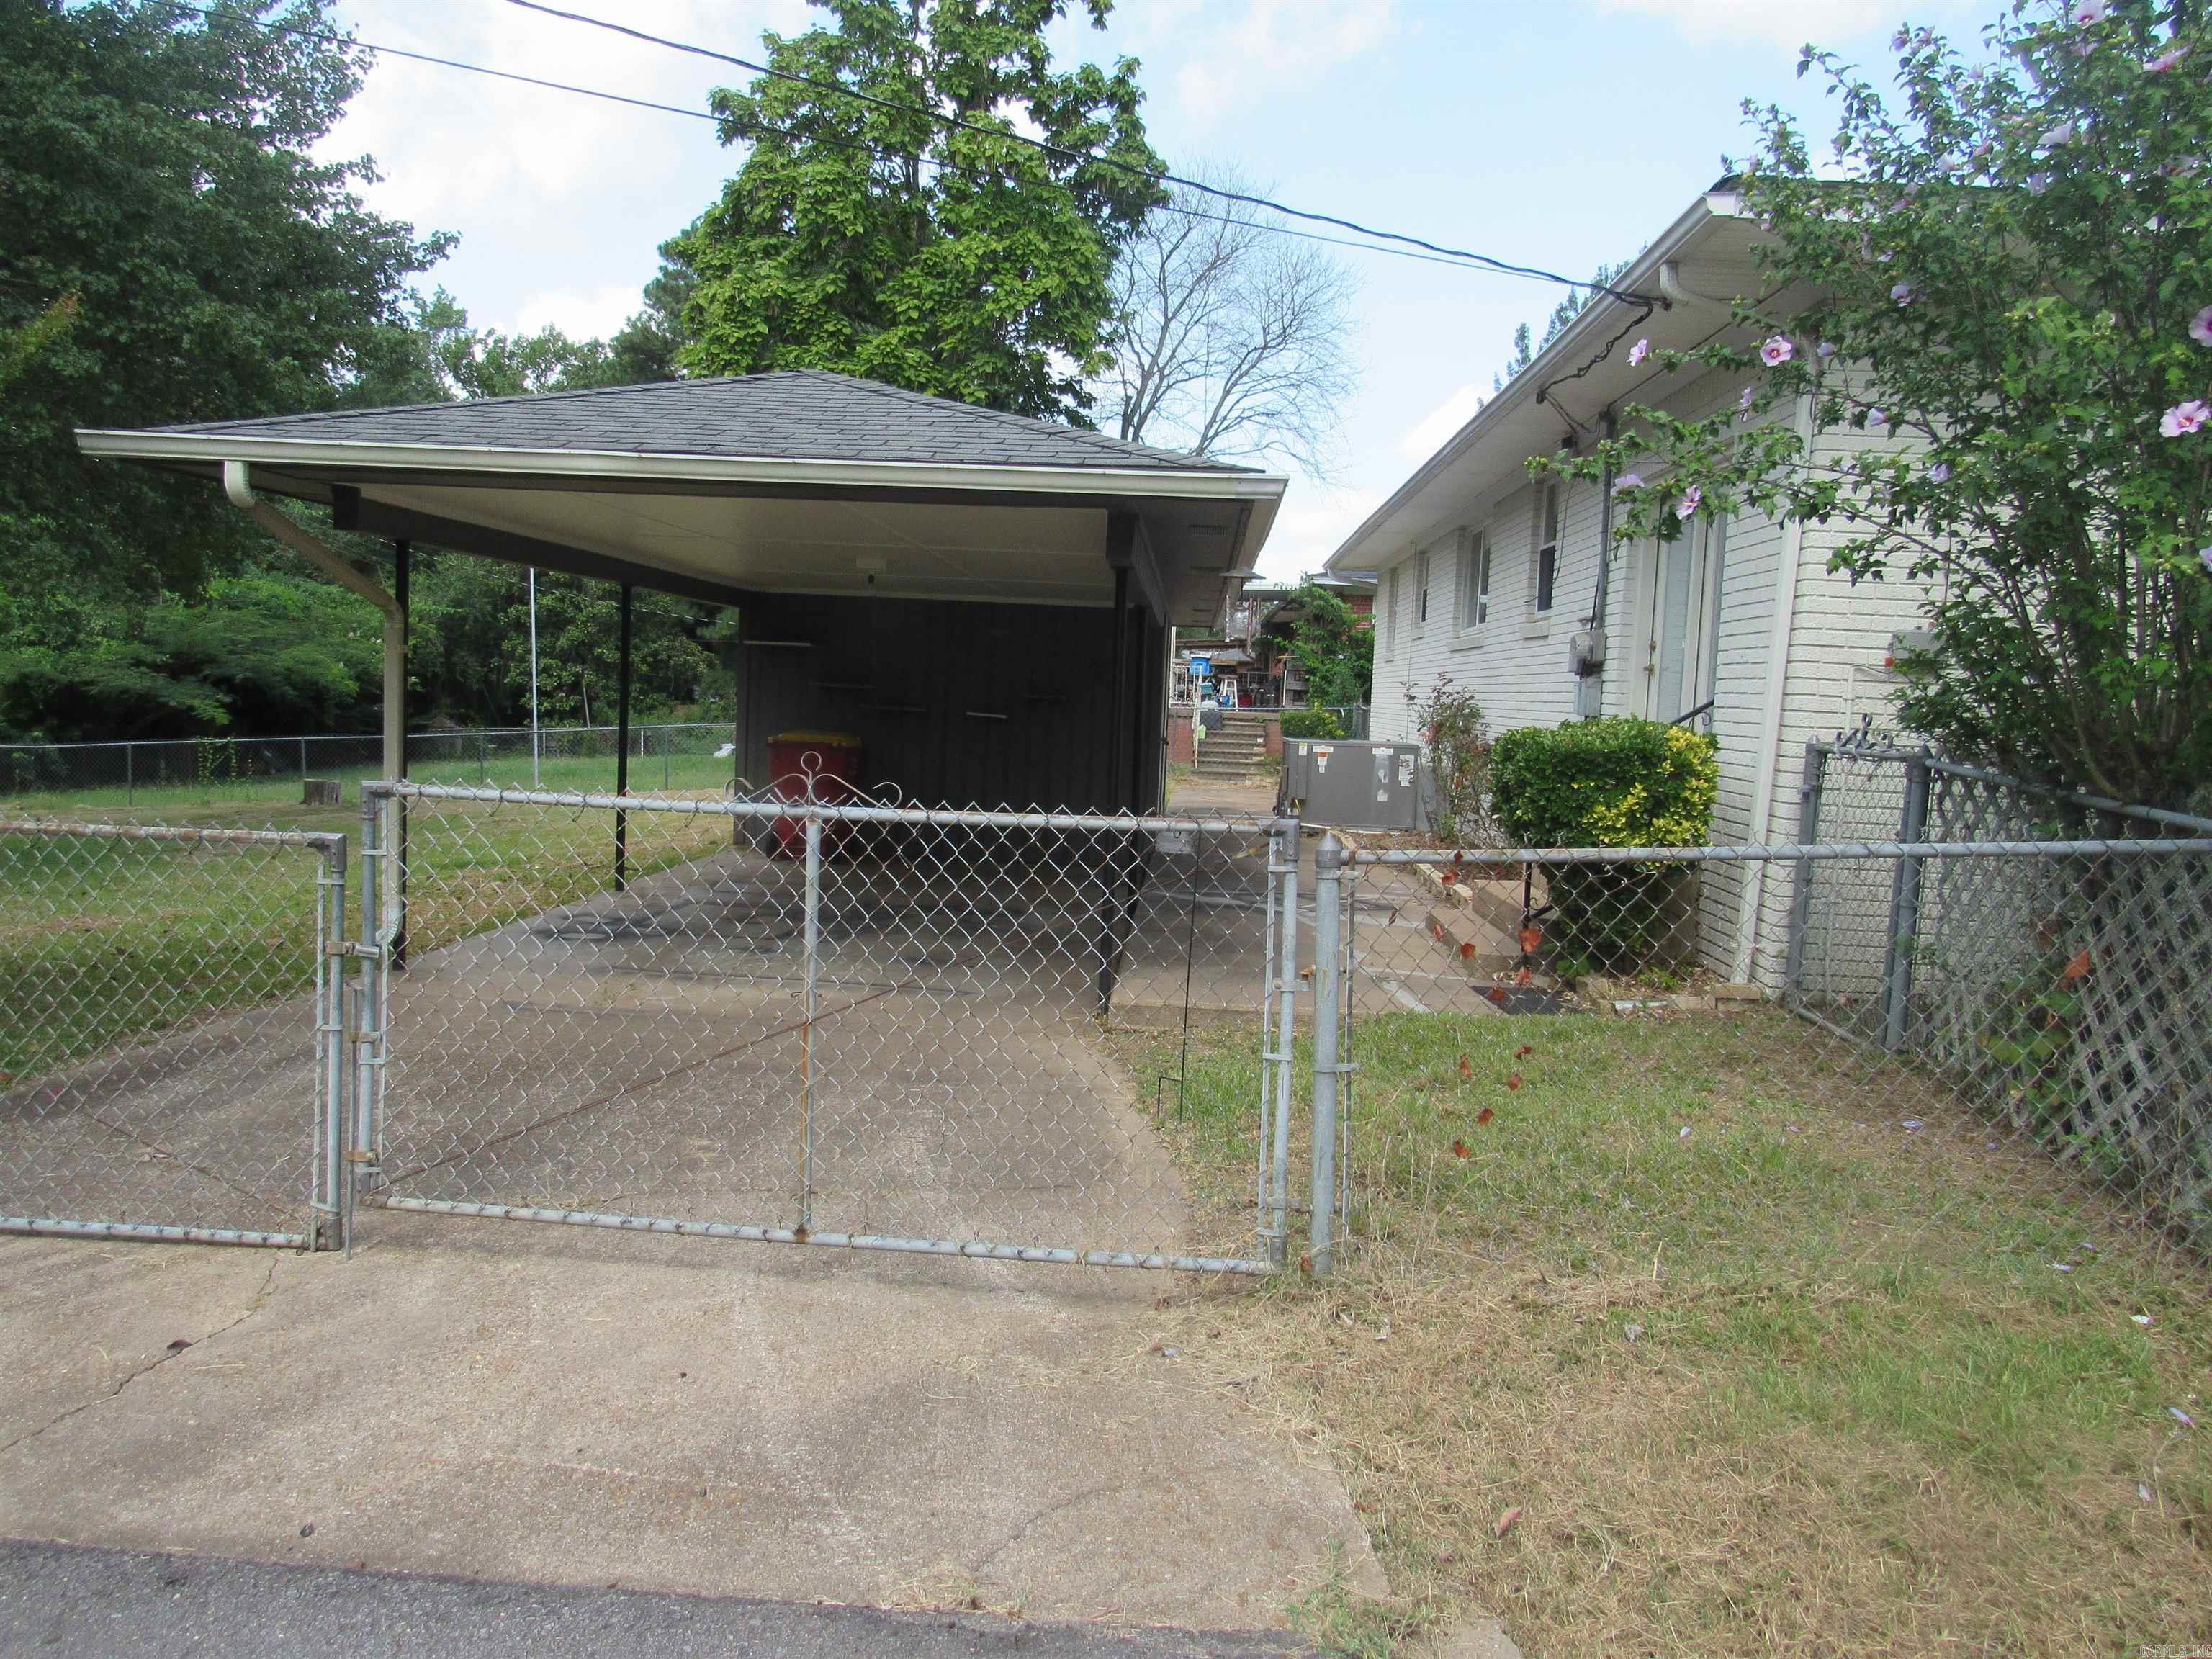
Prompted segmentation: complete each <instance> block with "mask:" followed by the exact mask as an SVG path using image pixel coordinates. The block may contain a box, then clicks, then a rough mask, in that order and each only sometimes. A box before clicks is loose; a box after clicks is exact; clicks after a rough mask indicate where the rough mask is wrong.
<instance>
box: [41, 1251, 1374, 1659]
mask: <svg viewBox="0 0 2212 1659" xmlns="http://www.w3.org/2000/svg"><path fill="white" fill-rule="evenodd" d="M0 1286H4V1287H5V1288H4V1290H0V1352H6V1353H8V1354H9V1355H10V1356H11V1360H12V1362H13V1366H14V1368H15V1371H16V1375H17V1376H18V1377H19V1378H20V1379H21V1381H20V1382H19V1383H18V1384H17V1385H16V1386H12V1387H10V1388H9V1389H6V1390H4V1391H0V1395H4V1399H0V1430H4V1433H0V1517H4V1521H0V1529H4V1530H5V1531H6V1532H7V1533H9V1534H15V1535H17V1536H21V1537H27V1538H34V1539H44V1540H55V1541H72V1542H83V1543H95V1542H96V1543H100V1544H106V1545H117V1546H123V1547H145V1548H164V1549H185V1550H195V1551H204V1552H209V1553H217V1554H224V1555H233V1556H240V1557H246V1558H252V1559H266V1560H272V1561H298V1562H308V1563H319V1564H324V1565H347V1564H355V1563H358V1564H363V1565H368V1566H370V1567H374V1568H387V1569H393V1570H406V1571H436V1572H449V1573H457V1574H461V1575H465V1576H468V1577H488V1578H501V1579H517V1580H524V1581H529V1582H535V1583H561V1584H599V1585H605V1584H608V1583H617V1584H621V1585H623V1586H627V1587H631V1588H637V1589H659V1590H673V1591H691V1592H700V1593H708V1594H715V1595H733V1594H734V1595H761V1596H769V1597H775V1598H781V1599H788V1600H811V1599H823V1600H830V1601H853V1602H859V1603H866V1604H872V1605H878V1606H885V1607H920V1606H932V1607H943V1606H965V1605H968V1604H969V1603H970V1602H973V1603H974V1604H975V1605H976V1606H979V1607H995V1608H1003V1609H1019V1610H1020V1611H1022V1612H1024V1613H1028V1614H1031V1615H1035V1616H1039V1617H1054V1618H1069V1619H1098V1618H1106V1619H1115V1620H1131V1621H1137V1622H1152V1621H1159V1622H1168V1623H1176V1624H1182V1625H1188V1626H1200V1627H1240V1628H1251V1627H1258V1626H1279V1625H1280V1624H1281V1622H1282V1619H1283V1610H1284V1608H1285V1604H1286V1603H1287V1602H1289V1601H1291V1600H1292V1599H1294V1598H1295V1597H1296V1596H1297V1595H1299V1594H1300V1593H1301V1592H1302V1591H1303V1590H1304V1589H1306V1588H1309V1587H1310V1585H1311V1584H1312V1583H1314V1582H1316V1580H1317V1579H1318V1578H1320V1577H1322V1575H1324V1574H1325V1573H1326V1572H1327V1571H1328V1570H1329V1568H1330V1564H1331V1561H1332V1559H1333V1557H1334V1556H1335V1555H1336V1554H1337V1553H1341V1559H1343V1560H1344V1561H1346V1562H1347V1563H1348V1564H1349V1565H1350V1569H1351V1574H1352V1583H1353V1585H1354V1587H1355V1588H1358V1589H1364V1590H1365V1591H1368V1592H1370V1593H1378V1594H1379V1593H1381V1592H1382V1590H1383V1580H1382V1577H1381V1574H1380V1572H1379V1570H1378V1569H1377V1568H1376V1565H1375V1564H1374V1561H1373V1559H1372V1557H1371V1556H1370V1553H1369V1552H1368V1548H1367V1545H1366V1542H1365V1537H1364V1529H1363V1528H1362V1527H1361V1526H1360V1524H1359V1522H1358V1517H1357V1516H1355V1515H1354V1513H1353V1512H1352V1508H1351V1505H1350V1503H1349V1501H1348V1500H1347V1498H1346V1495H1345V1493H1344V1491H1343V1489H1342V1486H1341V1485H1340V1482H1339V1481H1338V1480H1336V1478H1335V1477H1334V1474H1332V1473H1331V1472H1330V1471H1328V1469H1327V1468H1322V1467H1319V1466H1317V1465H1316V1464H1314V1463H1312V1462H1307V1461H1304V1460H1302V1459H1301V1457H1300V1456H1299V1455H1298V1454H1297V1452H1296V1451H1295V1450H1294V1449H1291V1448H1290V1447H1289V1446H1287V1445H1286V1444H1285V1443H1284V1442H1282V1441H1280V1440H1279V1439H1276V1438H1273V1437H1268V1436H1267V1435H1266V1434H1265V1433H1263V1432H1262V1431H1261V1430H1260V1429H1259V1428H1258V1427H1257V1426H1256V1425H1255V1424H1253V1423H1252V1422H1251V1421H1250V1420H1249V1419H1245V1418H1243V1417H1242V1416H1241V1414H1240V1413H1238V1412H1237V1409H1236V1408H1235V1407H1233V1405H1232V1404H1231V1402H1230V1401H1228V1400H1227V1399H1226V1398H1225V1397H1224V1396H1222V1395H1218V1394H1215V1393H1211V1392H1208V1391H1206V1390H1205V1389H1202V1388H1201V1387H1200V1386H1199V1385H1197V1384H1196V1383H1194V1381H1193V1380H1191V1379H1190V1378H1189V1376H1188V1374H1187V1373H1186V1371H1185V1369H1184V1366H1183V1365H1182V1363H1180V1360H1179V1358H1175V1357H1170V1356H1168V1355H1166V1354H1164V1353H1163V1352H1153V1351H1152V1340H1151V1336H1150V1333H1149V1330H1148V1320H1149V1316H1151V1314H1152V1298H1153V1297H1155V1296H1156V1295H1157V1294H1158V1291H1160V1290H1161V1289H1163V1288H1164V1286H1163V1285H1162V1284H1161V1282H1160V1281H1159V1280H1158V1279H1153V1278H1152V1277H1151V1276H1149V1275H1139V1274H1136V1273H1113V1272H1107V1271H1103V1270H1096V1269H1091V1270H1085V1269H1063V1268H1040V1267H1018V1266H1012V1265H1006V1264H993V1263H985V1262H976V1261H934V1260H919V1259H905V1258H896V1257H884V1256H870V1255H859V1254H848V1253H845V1252H831V1251H826V1250H823V1251H815V1250H808V1249H794V1248H789V1247H781V1248H779V1247H775V1246H748V1245H741V1244H715V1243H706V1242H702V1241H692V1240H683V1239H675V1238H657V1237H637V1236H631V1235H622V1234H611V1233H603V1232H592V1231H583V1230H578V1229H571V1228H565V1227H552V1226H542V1227H533V1226H526V1225H520V1224H517V1223H513V1222H472V1221H461V1220H455V1219H449V1218H436V1217H427V1216H400V1215H386V1216H384V1217H381V1218H379V1225H378V1229H377V1243H375V1244H374V1247H373V1248H370V1249H365V1250H363V1251H361V1252H359V1253H357V1254H356V1256H355V1258H354V1259H353V1260H352V1261H345V1260H343V1259H342V1258H339V1257H336V1256H327V1255H326V1256H299V1255H275V1254H272V1253H268V1252H252V1253H249V1252H245V1251H229V1250H222V1249H210V1248H206V1247H191V1246H168V1245H157V1244H131V1245H107V1244H99V1243H84V1242H81V1241H65V1240H53V1239H40V1238H6V1239H0ZM180 1342H181V1343H186V1344H189V1346H173V1345H175V1344H178V1343H180Z"/></svg>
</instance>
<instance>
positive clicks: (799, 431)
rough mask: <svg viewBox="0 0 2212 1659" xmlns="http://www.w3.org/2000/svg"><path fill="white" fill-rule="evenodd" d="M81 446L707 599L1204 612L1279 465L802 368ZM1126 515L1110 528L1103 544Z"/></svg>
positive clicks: (372, 529)
mask: <svg viewBox="0 0 2212 1659" xmlns="http://www.w3.org/2000/svg"><path fill="white" fill-rule="evenodd" d="M77 441H78V445H79V447H81V448H82V450H83V452H84V453H86V454H88V455H93V456H101V457H106V458H109V459H119V460H131V461H137V462H140V463H143V464H147V465H155V466H161V467H164V468H167V469H169V470H173V471H187V472H192V473H197V474H200V475H203V476H209V477H215V476H220V475H221V473H222V470H223V468H224V466H225V465H226V464H228V463H243V464H244V465H246V466H247V467H248V468H249V469H250V477H251V481H252V486H253V488H255V489H259V490H263V491H266V492H270V493H274V494H277V495H290V496H293V497H295V498H297V499H300V500H303V501H319V502H324V503H327V504H328V505H329V506H330V507H331V509H332V516H333V520H334V521H335V522H336V523H337V526H338V527H339V528H341V529H347V530H356V531H359V532H363V533H366V534H370V535H376V536H383V537H388V538H393V539H407V540H413V541H419V542H423V543H427V544H433V545H437V546H444V547H450V548H454V549H457V550H460V551H464V552H471V553H476V554H480V555H483V556H487V557H492V558H499V559H504V560H507V561H510V562H515V563H527V564H534V565H538V566H543V567H545V568H551V569H558V570H569V571H573V572H575V573H577V574H582V575H589V576H599V577H603V578H605V579H607V580H616V581H623V582H629V583H634V584H635V585H637V586H644V587H653V588H659V589H661V590H663V591H665V592H673V593H679V594H685V595H688V596H690V597H693V598H697V599H708V600H712V601H715V602H720V603H742V602H744V600H745V599H748V598H750V597H752V596H754V595H757V594H760V593H771V592H792V593H848V592H849V593H866V592H873V593H881V594H885V595H896V596H901V597H906V598H917V599H974V600H1010V601H1017V602H1025V603H1036V604H1061V605H1097V604H1106V603H1109V602H1110V601H1111V599H1112V597H1113V594H1114V592H1115V581H1114V574H1113V568H1114V565H1115V562H1127V560H1126V559H1123V558H1121V555H1120V554H1119V553H1116V552H1114V551H1112V550H1109V539H1110V537H1109V516H1110V515H1112V514H1115V513H1120V514H1121V515H1123V516H1124V518H1125V520H1134V522H1135V526H1137V527H1136V528H1135V529H1134V530H1133V531H1132V532H1131V535H1132V537H1133V544H1134V549H1135V592H1137V593H1138V594H1139V595H1141V596H1142V598H1143V599H1145V601H1146V603H1147V604H1148V605H1149V606H1150V607H1151V608H1152V610H1153V611H1154V612H1155V614H1156V615H1158V617H1160V618H1161V620H1163V621H1170V622H1175V623H1180V624H1182V625H1184V626H1192V625H1201V626H1202V625H1204V624H1206V623H1208V622H1210V621H1211V620H1212V617H1214V616H1215V615H1217V614H1218V611H1219V609H1220V606H1221V605H1222V602H1223V600H1224V599H1225V596H1226V594H1227V593H1228V592H1231V591H1233V590H1234V589H1235V588H1236V587H1237V586H1239V585H1241V580H1242V579H1243V578H1244V577H1245V576H1247V575H1249V572H1250V570H1251V568H1252V566H1253V564H1254V562H1255V561H1256V559H1257V557H1258V555H1259V551H1260V548H1261V544H1262V543H1264V541H1265V540H1266V538H1267V531H1268V529H1269V527H1270V526H1271V525H1272V524H1273V519H1274V515H1275V511H1276V508H1277V506H1278V504H1279V501H1280V500H1281V497H1282V494H1283V489H1284V487H1285V480H1284V479H1282V478H1280V477H1274V476H1272V475H1269V474H1267V473H1262V472H1259V471H1254V470H1253V469H1251V468H1249V467H1243V466H1236V465H1229V464H1226V463H1224V462H1220V461H1215V460H1211V459H1206V458H1205V457H1202V456H1194V455H1187V454H1180V453H1175V452H1172V451H1169V450H1164V449H1154V448H1151V447H1146V446H1145V445H1142V444H1133V443H1125V442H1123V441H1121V440H1119V439H1115V438H1110V437H1108V436H1106V435H1103V434H1102V433H1097V432H1087V431H1083V430H1079V429H1078V428H1073V427H1066V426H1060V425H1057V424H1055V423H1054V422H1048V421H1040V420H1032V419H1030V418H1028V417H1026V416H1019V415H1009V414H1006V413H1003V412H1001V411H999V410H988V409H980V408H976V407H975V406H973V405H970V404H960V403H954V402H951V401H949V400H947V399H945V398H933V397H928V396H926V395H924V394H922V393H920V392H908V391H906V390H903V389H902V388H899V387H896V386H883V385H878V384H877V383H876V382H874V381H871V380H855V379H854V378H852V377H850V376H848V375H843V374H828V373H824V372H823V371H820V370H816V369H793V370H787V371H782V372H779V373H775V374H750V375H743V376H737V377H732V378H727V379H716V380H673V381H659V382H652V383H647V384H645V385H639V386H610V387H605V388H599V389H594V390H591V391H584V392H541V393H537V394H533V395H531V396H526V397H520V398H483V399H480V400H477V401H473V402H465V403H439V404H416V405H412V406H409V407H404V408H397V409H365V410H320V411H317V412H314V413H311V414H301V415H282V416H267V417H262V418H257V419H251V420H236V421H212V422H198V423H196V424H192V425H186V426H168V427H155V428H146V429H143V430H136V431H131V430H113V429H86V430H82V431H80V432H79V433H78V434H77ZM1127 544H1128V542H1127V538H1125V540H1124V542H1123V543H1121V544H1116V545H1117V546H1119V547H1126V546H1127Z"/></svg>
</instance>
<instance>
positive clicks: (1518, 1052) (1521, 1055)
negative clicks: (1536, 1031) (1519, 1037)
mask: <svg viewBox="0 0 2212 1659" xmlns="http://www.w3.org/2000/svg"><path fill="white" fill-rule="evenodd" d="M1535 1052H1536V1051H1535V1050H1534V1048H1530V1047H1529V1046H1528V1044H1527V1043H1525V1042H1524V1043H1522V1045H1521V1046H1520V1047H1519V1048H1516V1049H1515V1050H1514V1051H1513V1058H1514V1059H1516V1060H1526V1059H1528V1056H1529V1055H1531V1054H1534V1053H1535Z"/></svg>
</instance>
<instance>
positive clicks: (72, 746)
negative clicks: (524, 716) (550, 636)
mask: <svg viewBox="0 0 2212 1659" xmlns="http://www.w3.org/2000/svg"><path fill="white" fill-rule="evenodd" d="M621 729H622V728H621V727H620V726H449V727H447V728H446V729H445V730H443V731H435V732H430V731H425V732H409V733H408V734H407V741H408V742H410V743H421V742H423V741H424V740H426V739H437V738H526V737H529V736H530V735H531V734H532V732H536V734H537V735H538V736H539V737H541V738H556V737H574V736H575V735H576V734H577V733H578V732H591V733H594V734H596V733H599V732H605V733H606V734H608V735H610V736H611V735H612V734H613V733H615V732H619V731H620V730H621ZM629 729H630V734H631V735H632V736H633V737H635V735H636V734H637V733H639V732H727V731H729V730H730V729H731V722H729V721H728V720H633V721H631V722H630V727H629ZM383 741H384V734H383V733H382V732H251V733H247V732H202V733H201V734H200V735H199V736H198V737H196V738H94V739H92V740H91V741H89V742H86V743H0V750H5V751H6V752H8V753H9V754H40V755H48V754H58V753H62V752H65V751H68V750H78V749H187V748H191V747H193V746H194V745H196V744H204V743H215V744H222V743H230V744H240V743H289V744H301V743H382V742H383Z"/></svg>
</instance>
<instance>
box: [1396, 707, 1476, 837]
mask: <svg viewBox="0 0 2212 1659" xmlns="http://www.w3.org/2000/svg"><path fill="white" fill-rule="evenodd" d="M1406 700H1407V702H1410V703H1412V704H1413V724H1414V728H1415V729H1416V730H1417V731H1419V732H1420V734H1421V741H1422V742H1423V743H1425V744H1427V745H1428V750H1429V770H1430V774H1431V776H1432V777H1433V778H1434V779H1435V781H1436V788H1437V802H1436V832H1437V835H1438V836H1441V837H1442V838H1443V840H1444V841H1445V842H1447V843H1448V844H1449V845H1451V846H1454V847H1464V846H1467V845H1468V844H1469V843H1470V842H1474V841H1477V840H1479V839H1483V838H1485V837H1484V836H1483V831H1484V830H1485V829H1486V828H1487V826H1488V823H1489V813H1490V732H1489V729H1488V728H1487V727H1486V726H1484V725H1483V723H1482V705H1481V704H1480V703H1479V702H1476V701H1475V700H1474V696H1473V695H1472V694H1471V693H1469V692H1466V691H1455V690H1452V677H1451V676H1450V675H1449V674H1439V675H1437V682H1436V684H1434V685H1432V686H1431V687H1430V688H1429V695H1428V696H1427V697H1426V698H1425V699H1422V698H1417V697H1416V696H1414V694H1413V691H1412V690H1410V689H1408V690H1407V693H1406Z"/></svg>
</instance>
